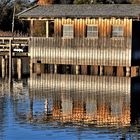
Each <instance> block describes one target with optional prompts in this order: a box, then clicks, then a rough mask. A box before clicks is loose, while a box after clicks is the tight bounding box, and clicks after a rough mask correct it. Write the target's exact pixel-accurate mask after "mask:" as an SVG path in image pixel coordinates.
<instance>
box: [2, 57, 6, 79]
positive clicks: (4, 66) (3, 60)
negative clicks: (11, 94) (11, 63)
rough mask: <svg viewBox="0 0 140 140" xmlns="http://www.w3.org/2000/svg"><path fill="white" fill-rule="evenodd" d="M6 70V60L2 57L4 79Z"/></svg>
mask: <svg viewBox="0 0 140 140" xmlns="http://www.w3.org/2000/svg"><path fill="white" fill-rule="evenodd" d="M5 68H6V64H5V58H4V57H2V78H4V77H5V74H6V73H5Z"/></svg>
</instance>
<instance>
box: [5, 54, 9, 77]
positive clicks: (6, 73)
mask: <svg viewBox="0 0 140 140" xmlns="http://www.w3.org/2000/svg"><path fill="white" fill-rule="evenodd" d="M5 67H6V69H5V75H6V76H8V56H7V55H6V56H5Z"/></svg>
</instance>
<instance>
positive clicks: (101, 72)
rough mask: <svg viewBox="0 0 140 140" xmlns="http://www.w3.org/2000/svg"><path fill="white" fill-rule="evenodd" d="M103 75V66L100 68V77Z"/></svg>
mask: <svg viewBox="0 0 140 140" xmlns="http://www.w3.org/2000/svg"><path fill="white" fill-rule="evenodd" d="M102 75H103V66H100V76H102Z"/></svg>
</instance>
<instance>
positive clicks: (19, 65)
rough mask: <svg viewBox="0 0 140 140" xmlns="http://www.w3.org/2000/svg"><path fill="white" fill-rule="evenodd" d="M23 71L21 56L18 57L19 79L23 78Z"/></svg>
mask: <svg viewBox="0 0 140 140" xmlns="http://www.w3.org/2000/svg"><path fill="white" fill-rule="evenodd" d="M21 72H22V62H21V58H18V59H17V75H18V79H21Z"/></svg>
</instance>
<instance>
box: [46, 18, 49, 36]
mask: <svg viewBox="0 0 140 140" xmlns="http://www.w3.org/2000/svg"><path fill="white" fill-rule="evenodd" d="M48 37H49V22H48V20H47V21H46V38H48Z"/></svg>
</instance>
